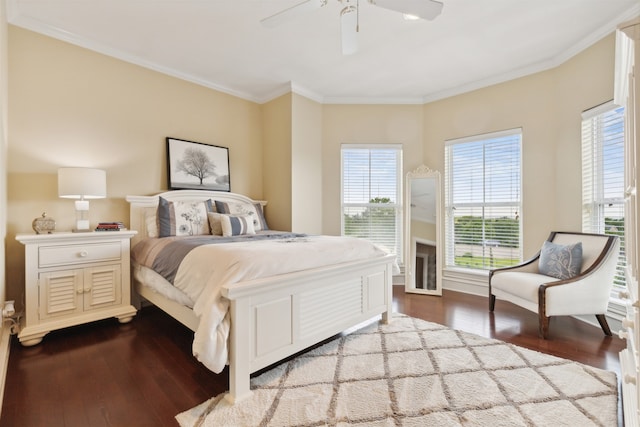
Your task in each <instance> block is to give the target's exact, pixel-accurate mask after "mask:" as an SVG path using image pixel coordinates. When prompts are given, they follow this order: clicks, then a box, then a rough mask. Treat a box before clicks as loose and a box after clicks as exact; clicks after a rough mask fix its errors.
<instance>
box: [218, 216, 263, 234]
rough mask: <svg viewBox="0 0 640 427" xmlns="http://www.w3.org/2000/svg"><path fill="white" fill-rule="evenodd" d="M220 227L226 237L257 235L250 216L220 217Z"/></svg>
mask: <svg viewBox="0 0 640 427" xmlns="http://www.w3.org/2000/svg"><path fill="white" fill-rule="evenodd" d="M220 225H221V226H222V235H223V236H224V237H230V236H241V235H244V234H256V231H255V230H254V228H253V221H252V220H251V217H249V215H220Z"/></svg>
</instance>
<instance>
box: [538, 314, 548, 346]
mask: <svg viewBox="0 0 640 427" xmlns="http://www.w3.org/2000/svg"><path fill="white" fill-rule="evenodd" d="M538 319H539V320H538V334H539V335H540V336H541V337H542V339H545V340H546V339H547V337H548V336H549V319H550V317H547V316H543V315H541V314H540V315H539V316H538Z"/></svg>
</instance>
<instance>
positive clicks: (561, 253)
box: [538, 241, 582, 280]
mask: <svg viewBox="0 0 640 427" xmlns="http://www.w3.org/2000/svg"><path fill="white" fill-rule="evenodd" d="M581 268H582V242H578V243H574V244H572V245H558V244H556V243H553V242H549V241H546V242H544V244H543V245H542V249H541V250H540V260H539V265H538V270H539V271H540V274H544V275H545V276H551V277H555V278H556V279H560V280H564V279H570V278H572V277H574V276H577V275H578V274H580V269H581Z"/></svg>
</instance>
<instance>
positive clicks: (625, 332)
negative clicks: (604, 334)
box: [618, 329, 629, 340]
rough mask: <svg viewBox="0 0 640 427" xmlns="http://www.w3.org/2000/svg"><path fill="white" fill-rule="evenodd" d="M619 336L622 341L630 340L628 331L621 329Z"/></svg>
mask: <svg viewBox="0 0 640 427" xmlns="http://www.w3.org/2000/svg"><path fill="white" fill-rule="evenodd" d="M618 336H619V337H620V339H622V340H626V339H628V338H629V334H628V333H627V331H624V330H622V329H620V330H619V331H618Z"/></svg>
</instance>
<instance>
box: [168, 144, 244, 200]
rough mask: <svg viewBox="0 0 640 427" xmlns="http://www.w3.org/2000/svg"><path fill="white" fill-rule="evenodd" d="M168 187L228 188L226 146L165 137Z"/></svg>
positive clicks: (229, 187) (229, 185)
mask: <svg viewBox="0 0 640 427" xmlns="http://www.w3.org/2000/svg"><path fill="white" fill-rule="evenodd" d="M167 179H168V180H169V189H171V190H180V189H189V190H217V191H231V182H230V180H229V149H228V148H226V147H219V146H217V145H208V144H203V143H201V142H194V141H186V140H184V139H177V138H167Z"/></svg>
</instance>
